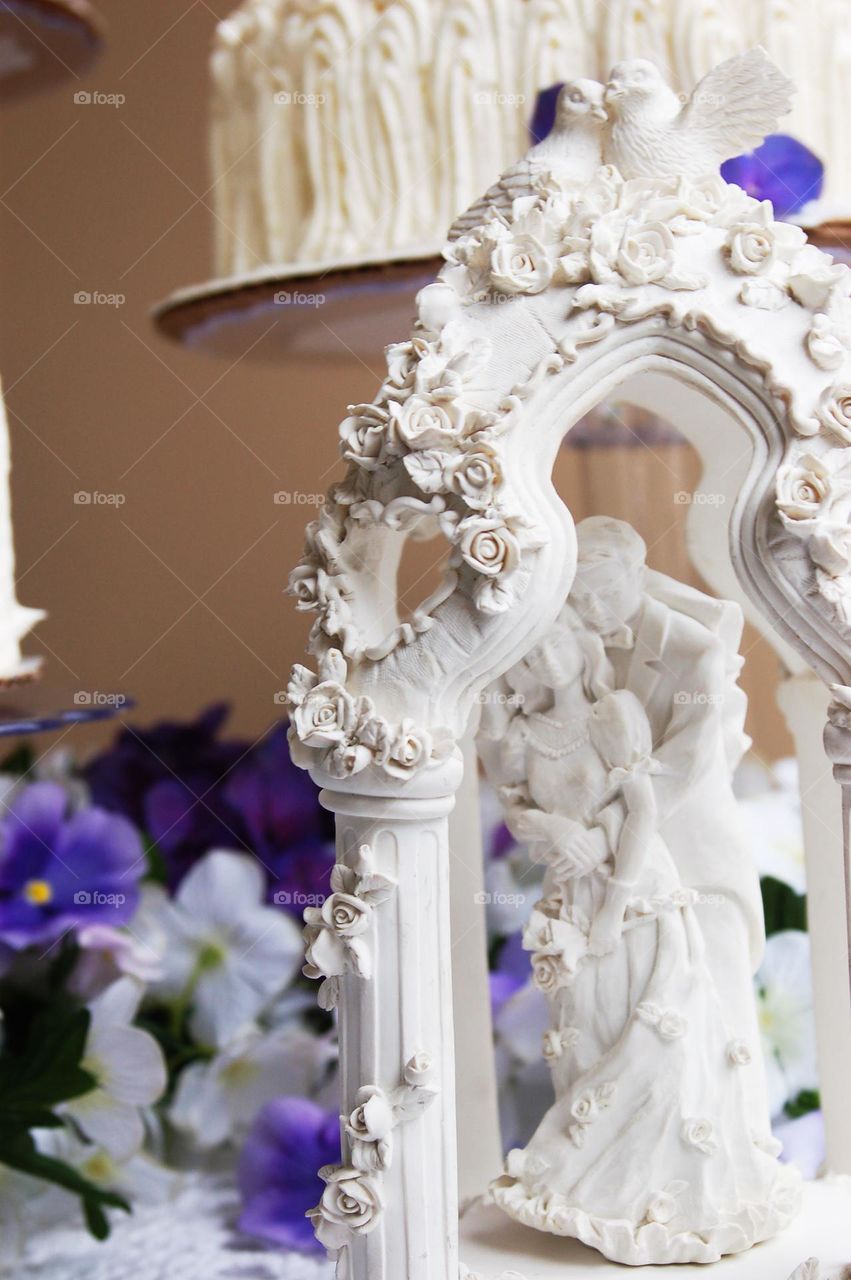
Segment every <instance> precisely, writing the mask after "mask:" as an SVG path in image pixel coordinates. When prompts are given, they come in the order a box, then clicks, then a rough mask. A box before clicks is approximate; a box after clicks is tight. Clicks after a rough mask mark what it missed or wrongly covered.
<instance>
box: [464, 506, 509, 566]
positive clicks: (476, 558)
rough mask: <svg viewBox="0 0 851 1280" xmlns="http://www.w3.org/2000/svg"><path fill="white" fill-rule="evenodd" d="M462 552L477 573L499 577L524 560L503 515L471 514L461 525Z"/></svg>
mask: <svg viewBox="0 0 851 1280" xmlns="http://www.w3.org/2000/svg"><path fill="white" fill-rule="evenodd" d="M458 532H459V534H460V541H459V544H458V545H459V549H460V551H461V555H462V556H463V558H464V559H465V560H466V562H467V564H469V565H470V566H471V567H472V568H473V569H475V570H476V572H477V573H482V574H484V575H485V577H488V578H495V577H497V576H498V575H499V574H501V573H510V572H511V571H512V569H516V567H517V565H518V564H519V563H520V547H519V545H518V543H517V539H516V538H515V536H514V534H513V533H512V532H511V530H510V529H509V528H508V527H507V526H506V525H505V524H504V522H503V521H502V520H501V519H500V517H499V516H492V517H486V516H468V518H467V519H466V520H462V521H461V523H460V525H459V526H458Z"/></svg>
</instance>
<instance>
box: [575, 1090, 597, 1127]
mask: <svg viewBox="0 0 851 1280" xmlns="http://www.w3.org/2000/svg"><path fill="white" fill-rule="evenodd" d="M598 1110H599V1109H598V1106H597V1098H596V1095H595V1094H594V1093H593V1092H592V1091H591V1090H590V1089H586V1090H585V1092H584V1093H580V1095H579V1097H578V1098H576V1100H575V1101H574V1103H573V1105H572V1106H571V1108H570V1114H571V1115H572V1116H573V1118H574V1120H575V1121H576V1122H577V1124H591V1123H592V1121H593V1120H595V1119H596V1117H597V1114H598Z"/></svg>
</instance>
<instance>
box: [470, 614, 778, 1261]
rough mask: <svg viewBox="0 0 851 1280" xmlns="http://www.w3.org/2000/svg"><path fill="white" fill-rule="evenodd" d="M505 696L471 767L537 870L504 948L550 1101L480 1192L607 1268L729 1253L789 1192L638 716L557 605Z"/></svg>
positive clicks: (601, 657) (762, 1230)
mask: <svg viewBox="0 0 851 1280" xmlns="http://www.w3.org/2000/svg"><path fill="white" fill-rule="evenodd" d="M510 684H511V686H512V688H513V689H514V691H515V698H514V706H517V705H520V707H521V712H520V714H514V715H513V718H512V719H511V721H510V723H509V724H508V726H507V728H506V729H505V732H504V733H503V734H502V735H501V740H500V741H499V743H498V744H497V743H495V742H491V743H488V744H486V745H485V748H484V750H483V757H484V759H485V763H486V765H487V766H488V768H489V771H491V772H492V773H493V774H495V775H496V777H497V778H498V779H499V780H501V781H502V782H503V786H502V787H501V796H502V799H503V802H504V804H505V806H506V817H507V821H508V824H509V827H510V828H511V829H512V831H513V833H514V834H515V835H516V836H517V837H518V838H519V839H522V840H526V841H528V842H529V843H530V844H531V846H532V852H533V857H535V858H536V859H537V860H543V861H545V862H546V863H547V874H546V878H545V881H544V894H545V896H544V898H543V900H542V901H541V902H539V903H538V905H537V907H536V909H535V911H534V912H533V914H532V917H531V919H530V921H529V925H528V927H527V930H526V935H525V937H524V945H525V946H526V947H527V948H528V949H529V950H531V951H532V967H533V974H534V979H535V982H536V983H537V985H538V986H539V987H540V988H541V989H542V990H543V991H544V992H545V994H546V995H547V997H548V999H549V1002H550V1008H551V1011H552V1016H553V1027H552V1029H551V1030H550V1031H549V1032H548V1033H547V1035H546V1037H545V1044H544V1052H545V1055H546V1057H547V1058H548V1060H549V1061H550V1062H551V1064H552V1067H553V1079H554V1084H555V1092H556V1101H555V1103H554V1105H553V1106H552V1107H551V1108H550V1110H549V1112H548V1113H547V1114H546V1115H545V1117H544V1119H543V1121H542V1122H541V1124H540V1126H539V1128H538V1130H537V1132H536V1133H535V1135H534V1136H533V1138H532V1139H531V1141H530V1143H529V1145H528V1147H527V1148H526V1149H525V1151H519V1150H515V1151H512V1152H511V1153H510V1154H509V1157H508V1159H507V1161H506V1169H505V1173H504V1175H503V1176H502V1177H501V1178H499V1179H498V1180H497V1181H496V1182H495V1183H494V1184H493V1186H492V1188H491V1193H492V1195H493V1198H494V1200H495V1201H496V1203H497V1204H498V1205H500V1206H501V1208H502V1209H503V1210H505V1211H506V1212H507V1213H509V1214H510V1215H511V1216H512V1217H514V1218H516V1219H518V1220H519V1221H521V1222H523V1223H525V1224H526V1225H528V1226H532V1227H536V1228H538V1229H540V1230H544V1231H548V1232H552V1233H554V1234H557V1235H563V1236H575V1237H577V1238H578V1239H580V1240H582V1241H583V1242H584V1243H585V1244H588V1245H591V1246H593V1247H594V1248H596V1249H598V1250H599V1251H600V1252H601V1253H603V1254H604V1255H605V1256H606V1257H608V1258H610V1259H612V1260H613V1261H616V1262H622V1263H630V1264H634V1265H643V1264H653V1263H685V1262H712V1261H715V1260H717V1259H718V1258H720V1257H721V1256H722V1255H724V1254H728V1253H736V1252H738V1251H740V1250H744V1249H747V1248H749V1247H750V1246H751V1245H753V1244H755V1243H757V1242H758V1241H760V1240H764V1239H767V1238H768V1237H770V1236H772V1235H774V1234H775V1233H776V1232H777V1231H779V1230H780V1229H782V1228H783V1227H784V1226H786V1225H787V1223H788V1222H789V1221H791V1219H792V1218H793V1217H794V1215H795V1213H796V1212H797V1209H798V1195H799V1191H798V1180H797V1175H795V1174H794V1172H793V1171H791V1170H790V1169H789V1168H788V1167H785V1166H782V1165H780V1164H778V1162H777V1159H776V1155H777V1144H776V1143H774V1140H773V1139H771V1138H770V1137H767V1136H766V1133H765V1130H764V1128H763V1129H760V1128H759V1127H758V1124H759V1120H758V1118H756V1117H753V1116H752V1115H751V1114H750V1110H749V1107H748V1103H747V1099H746V1090H745V1088H744V1085H743V1078H744V1077H743V1073H745V1072H747V1071H748V1069H749V1066H750V1062H751V1059H750V1052H749V1050H748V1047H747V1046H746V1045H745V1044H744V1043H743V1042H742V1041H740V1040H737V1039H735V1038H734V1036H733V1035H732V1034H731V1031H730V1029H729V1027H728V1025H727V1023H726V1022H725V1016H724V1008H723V1007H722V1003H721V1001H720V1000H719V997H718V992H717V989H716V985H715V983H714V981H713V978H712V972H711V964H712V957H711V956H707V955H706V954H705V947H704V941H703V937H702V934H701V930H700V927H699V925H698V921H697V918H696V915H695V912H694V903H695V901H696V898H697V893H696V891H694V890H692V889H686V888H684V887H683V886H682V884H681V881H680V878H679V875H678V873H677V869H676V866H675V863H674V860H673V858H672V856H671V852H670V850H669V849H668V848H667V847H666V844H665V842H664V840H663V839H662V837H661V836H660V834H659V831H658V822H657V812H656V799H655V795H654V784H653V778H654V774H655V773H657V772H658V771H659V770H660V768H661V766H660V765H659V764H657V762H656V761H654V759H653V754H652V735H651V729H650V724H649V721H648V717H647V715H646V713H645V711H644V708H643V707H642V705H641V703H640V701H639V700H638V698H637V697H636V696H635V694H634V693H632V692H630V691H629V690H625V689H621V690H612V688H611V684H612V672H611V667H610V665H609V663H608V660H607V659H606V656H605V651H604V649H603V647H602V644H601V642H600V641H599V639H598V638H597V637H596V636H594V635H593V634H591V633H589V632H587V631H585V630H583V628H582V626H581V624H580V623H579V620H578V618H577V616H576V615H575V614H574V613H573V611H572V609H570V607H569V606H565V609H564V610H563V612H562V615H561V617H560V619H559V621H558V623H557V624H556V627H555V628H554V630H553V632H551V634H550V635H549V636H548V637H547V639H546V640H545V641H544V642H543V644H541V645H540V646H539V647H538V649H537V650H536V651H535V652H534V653H533V654H531V655H530V656H529V657H528V658H527V660H526V662H525V663H524V664H521V666H520V668H515V669H514V670H513V671H512V672H511V673H510ZM598 824H602V825H603V827H604V830H605V833H606V841H605V853H604V856H603V857H602V860H601V857H600V844H601V842H600V841H599V840H589V839H588V833H589V831H590V829H591V828H593V827H594V826H595V825H598Z"/></svg>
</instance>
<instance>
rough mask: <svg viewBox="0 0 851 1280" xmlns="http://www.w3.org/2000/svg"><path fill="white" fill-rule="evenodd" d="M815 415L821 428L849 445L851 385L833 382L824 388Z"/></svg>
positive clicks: (850, 441)
mask: <svg viewBox="0 0 851 1280" xmlns="http://www.w3.org/2000/svg"><path fill="white" fill-rule="evenodd" d="M816 414H817V417H818V420H819V422H820V423H821V424H822V426H823V427H825V428H826V429H827V430H828V431H830V432H832V433H833V435H835V436H838V437H839V439H840V440H842V441H843V443H844V444H851V383H848V382H835V383H834V384H833V386H832V387H826V388H825V390H824V391H823V392H822V394H821V399H820V400H819V404H818V408H817V410H816Z"/></svg>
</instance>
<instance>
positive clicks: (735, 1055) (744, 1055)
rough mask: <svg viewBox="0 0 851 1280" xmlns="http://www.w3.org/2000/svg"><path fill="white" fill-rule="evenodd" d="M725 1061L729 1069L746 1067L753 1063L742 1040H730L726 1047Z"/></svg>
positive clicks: (749, 1052)
mask: <svg viewBox="0 0 851 1280" xmlns="http://www.w3.org/2000/svg"><path fill="white" fill-rule="evenodd" d="M727 1061H728V1062H729V1064H730V1066H731V1067H747V1066H749V1065H750V1063H751V1062H752V1061H753V1058H752V1056H751V1051H750V1049H749V1048H748V1046H747V1045H746V1044H745V1042H744V1040H731V1041H730V1043H729V1044H728V1045H727Z"/></svg>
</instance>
